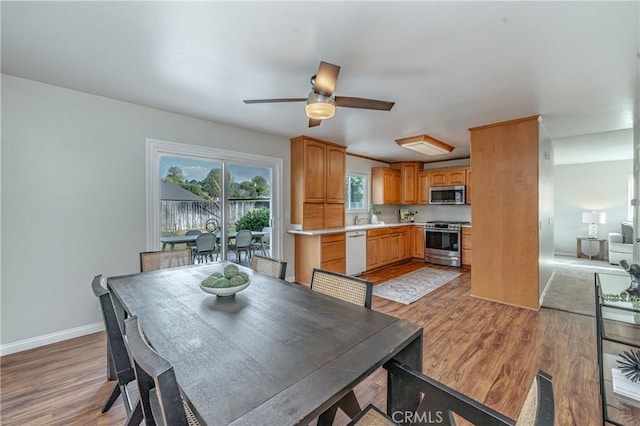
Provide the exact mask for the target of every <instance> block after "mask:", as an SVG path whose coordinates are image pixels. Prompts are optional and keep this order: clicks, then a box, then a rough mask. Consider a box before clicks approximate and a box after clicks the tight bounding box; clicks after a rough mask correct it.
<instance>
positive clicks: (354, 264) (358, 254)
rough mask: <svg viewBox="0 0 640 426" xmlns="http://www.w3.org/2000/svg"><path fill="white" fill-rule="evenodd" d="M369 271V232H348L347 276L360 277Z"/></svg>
mask: <svg viewBox="0 0 640 426" xmlns="http://www.w3.org/2000/svg"><path fill="white" fill-rule="evenodd" d="M366 269H367V232H366V231H348V232H347V275H359V274H361V273H363V272H364V271H365V270H366Z"/></svg>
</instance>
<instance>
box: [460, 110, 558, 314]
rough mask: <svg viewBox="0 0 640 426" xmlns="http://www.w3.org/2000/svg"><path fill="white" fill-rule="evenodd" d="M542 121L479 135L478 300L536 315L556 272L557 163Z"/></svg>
mask: <svg viewBox="0 0 640 426" xmlns="http://www.w3.org/2000/svg"><path fill="white" fill-rule="evenodd" d="M539 120H540V117H539V116H534V117H526V118H522V119H517V120H511V121H507V122H502V123H496V124H489V125H486V126H482V127H477V128H473V129H471V162H472V164H473V208H472V209H471V222H472V223H473V262H472V263H471V294H472V295H473V296H476V297H479V298H482V299H487V300H493V301H496V302H501V303H505V304H509V305H513V306H520V307H524V308H529V309H535V310H537V309H539V307H540V305H539V301H540V297H541V295H542V293H543V292H544V290H545V288H546V286H547V285H548V283H549V280H550V279H551V274H552V272H553V267H552V265H553V223H554V221H553V191H551V190H549V188H553V159H552V157H553V156H552V155H551V152H552V148H551V142H550V140H549V138H548V136H546V132H545V130H544V128H543V127H542V125H541V122H540V121H539ZM496 224H498V225H496ZM496 226H498V228H496ZM514 256H515V257H517V267H514V264H513V261H505V260H509V259H515V258H514Z"/></svg>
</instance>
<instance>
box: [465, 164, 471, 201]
mask: <svg viewBox="0 0 640 426" xmlns="http://www.w3.org/2000/svg"><path fill="white" fill-rule="evenodd" d="M465 203H466V204H469V205H470V204H471V168H469V169H467V190H466V194H465Z"/></svg>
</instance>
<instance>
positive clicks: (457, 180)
mask: <svg viewBox="0 0 640 426" xmlns="http://www.w3.org/2000/svg"><path fill="white" fill-rule="evenodd" d="M466 170H467V169H466V167H464V168H463V167H459V168H455V169H450V170H446V169H443V170H433V171H431V176H430V180H429V184H430V185H431V186H453V185H466V183H467V174H466Z"/></svg>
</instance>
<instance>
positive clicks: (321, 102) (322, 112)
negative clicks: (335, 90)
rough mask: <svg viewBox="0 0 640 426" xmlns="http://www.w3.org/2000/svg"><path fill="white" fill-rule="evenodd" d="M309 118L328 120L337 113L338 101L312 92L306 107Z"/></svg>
mask: <svg viewBox="0 0 640 426" xmlns="http://www.w3.org/2000/svg"><path fill="white" fill-rule="evenodd" d="M304 109H305V111H306V113H307V117H309V118H312V119H315V120H326V119H327V118H331V117H333V116H334V115H335V113H336V101H335V99H334V98H333V96H324V95H321V94H320V93H316V92H313V91H312V92H311V93H309V97H308V98H307V105H305V107H304Z"/></svg>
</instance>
